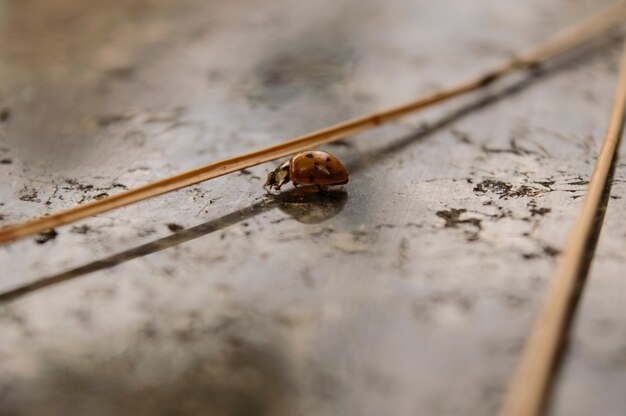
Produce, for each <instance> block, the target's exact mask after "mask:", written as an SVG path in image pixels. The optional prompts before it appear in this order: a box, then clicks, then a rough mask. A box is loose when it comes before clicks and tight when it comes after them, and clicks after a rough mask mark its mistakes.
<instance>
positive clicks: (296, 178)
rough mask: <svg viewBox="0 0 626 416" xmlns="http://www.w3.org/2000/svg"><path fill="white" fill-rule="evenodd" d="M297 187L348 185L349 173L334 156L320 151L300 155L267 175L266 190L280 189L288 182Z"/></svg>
mask: <svg viewBox="0 0 626 416" xmlns="http://www.w3.org/2000/svg"><path fill="white" fill-rule="evenodd" d="M289 181H291V182H293V185H294V186H295V187H297V186H298V185H302V186H317V187H318V188H321V187H323V186H327V185H343V184H346V183H348V171H347V170H346V168H345V167H343V165H342V164H341V162H340V161H339V160H338V159H337V158H336V157H335V156H333V155H331V154H329V153H326V152H321V151H319V150H309V151H306V152H302V153H298V154H297V155H295V156H294V157H292V158H291V159H289V160H288V161H286V162H284V163H282V164H281V165H279V166H278V167H277V168H276V169H274V170H273V171H271V172H270V173H269V174H268V175H267V182H265V185H263V186H265V187H266V188H269V189H272V188H276V189H280V187H281V186H283V185H284V184H286V183H287V182H289Z"/></svg>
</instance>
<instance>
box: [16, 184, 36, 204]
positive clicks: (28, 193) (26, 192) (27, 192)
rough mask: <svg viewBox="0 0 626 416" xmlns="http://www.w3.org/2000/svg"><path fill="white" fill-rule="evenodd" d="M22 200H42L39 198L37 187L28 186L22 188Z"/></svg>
mask: <svg viewBox="0 0 626 416" xmlns="http://www.w3.org/2000/svg"><path fill="white" fill-rule="evenodd" d="M20 200H21V201H26V202H41V200H39V198H37V190H36V189H35V188H29V187H28V186H24V187H23V188H22V189H21V190H20Z"/></svg>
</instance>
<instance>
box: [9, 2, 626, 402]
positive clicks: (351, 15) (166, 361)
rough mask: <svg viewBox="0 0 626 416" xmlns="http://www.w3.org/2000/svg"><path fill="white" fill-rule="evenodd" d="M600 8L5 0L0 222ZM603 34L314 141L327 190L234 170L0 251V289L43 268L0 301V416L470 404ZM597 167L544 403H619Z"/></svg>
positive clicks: (285, 130)
mask: <svg viewBox="0 0 626 416" xmlns="http://www.w3.org/2000/svg"><path fill="white" fill-rule="evenodd" d="M600 3H605V2H600V1H593V0H568V1H566V0H551V1H544V0H531V1H525V2H519V1H518V2H515V1H502V0H475V1H465V0H443V1H421V2H413V1H409V0H391V1H386V2H379V1H373V0H372V1H363V0H344V1H330V0H324V1H316V2H305V1H296V2H293V1H286V0H285V1H283V0H279V1H256V0H255V1H252V0H250V1H240V0H236V1H228V2H225V1H205V0H180V1H165V0H154V1H143V0H110V1H106V2H102V1H96V0H80V1H79V0H75V1H72V0H4V1H2V2H0V74H1V76H0V111H2V114H1V115H2V117H0V119H1V121H0V159H1V161H0V223H1V224H8V223H14V222H18V221H21V220H25V219H28V218H30V217H33V216H36V215H39V214H43V213H46V212H53V211H56V210H59V209H62V208H66V207H71V206H74V205H75V204H77V203H80V202H82V201H87V200H90V199H93V198H99V197H101V196H104V195H105V194H112V193H115V192H120V191H121V190H123V189H125V188H130V187H133V186H137V185H139V184H143V183H146V182H147V181H150V180H154V179H158V178H162V177H164V176H166V175H170V174H173V173H176V172H180V171H182V170H184V169H189V168H192V167H196V166H200V165H203V164H205V163H207V162H210V161H214V160H217V159H220V158H223V157H227V156H231V155H235V154H237V153H241V152H245V151H249V150H252V149H257V148H260V147H263V146H266V145H269V144H272V143H276V142H277V141H279V140H283V139H285V138H288V137H290V136H293V135H296V134H300V133H304V132H307V131H310V130H313V129H316V128H319V127H322V126H324V125H327V124H329V123H332V122H336V121H340V120H342V119H345V118H347V117H351V116H354V115H358V114H361V113H364V112H368V111H372V110H375V109H381V108H384V107H386V106H388V105H394V104H397V103H401V102H404V101H406V100H410V99H412V98H414V97H416V96H419V95H420V94H422V93H424V92H428V91H431V90H433V88H436V87H437V86H442V85H446V84H449V83H451V82H456V81H457V80H460V79H464V78H465V77H467V76H469V75H472V74H474V73H476V72H477V71H480V70H483V69H486V68H488V67H489V66H490V65H493V64H495V63H499V62H500V61H502V60H503V59H505V58H506V57H508V56H509V55H510V54H511V53H513V52H514V51H517V50H520V49H522V48H524V47H526V46H529V45H531V44H532V43H533V42H536V41H539V40H541V39H543V38H545V37H546V36H548V35H550V34H552V33H554V32H555V31H556V30H557V29H558V28H560V27H563V26H566V25H568V24H571V23H573V22H575V21H577V20H578V19H580V18H582V17H585V16H587V15H588V14H589V13H591V12H592V11H594V10H596V9H597V8H598V7H600V6H601V4H600ZM619 50H620V46H619V42H616V39H615V38H611V37H607V38H604V39H603V40H602V41H600V42H596V43H594V44H592V45H590V47H588V48H586V49H585V50H583V51H581V52H580V53H578V54H574V55H571V56H570V57H569V58H568V59H562V60H559V62H558V63H554V64H552V65H549V66H548V67H546V68H545V70H544V71H543V72H541V73H539V74H536V75H534V76H531V77H517V78H516V79H515V78H514V79H512V80H510V81H509V82H508V83H504V84H499V85H497V86H493V87H490V89H489V91H486V92H482V93H478V94H474V95H471V96H468V97H464V98H462V99H459V100H456V101H454V102H452V103H448V104H446V105H444V106H441V107H439V108H437V109H433V110H429V111H427V112H423V113H421V114H419V115H416V116H414V117H411V118H409V119H406V120H403V121H402V122H399V123H396V124H394V125H390V126H386V127H383V128H380V129H377V130H373V131H371V132H368V133H366V134H361V135H359V136H358V137H354V138H350V139H348V140H346V141H343V142H341V143H340V144H337V145H329V146H326V147H325V148H324V149H325V150H327V151H330V152H332V153H333V154H335V155H336V156H337V157H339V158H340V160H342V161H343V162H344V163H345V164H346V166H347V168H348V169H349V171H350V173H351V180H350V183H349V184H348V185H347V186H345V187H343V188H342V190H338V191H336V192H334V193H331V194H327V195H322V196H311V195H309V196H306V197H301V196H298V195H297V194H294V193H290V192H287V193H286V194H284V195H283V196H281V197H271V196H268V195H266V194H265V193H264V191H263V189H262V187H261V185H262V183H263V179H264V176H265V173H266V171H267V170H269V169H271V168H273V165H272V166H270V165H265V166H258V167H256V168H254V169H250V170H249V171H246V172H242V173H240V174H234V175H230V176H227V177H223V178H219V179H217V180H214V181H211V182H209V183H206V184H201V185H198V186H194V187H191V188H189V189H185V190H182V191H179V192H176V193H173V194H170V195H166V196H162V197H159V198H155V199H153V200H150V201H146V202H144V203H140V204H137V205H134V206H131V207H127V208H124V209H120V210H117V211H114V212H110V213H107V214H104V215H100V216H98V217H96V218H91V219H88V220H85V221H82V222H80V223H78V224H75V225H72V226H67V227H61V228H59V229H57V230H56V234H55V233H49V234H47V235H43V236H39V237H38V238H36V239H33V238H30V239H26V240H24V241H20V242H17V243H14V244H11V245H8V246H4V247H0V265H1V270H0V291H7V290H10V289H12V288H14V287H17V286H19V285H22V284H25V283H28V282H34V281H38V280H41V279H46V278H50V277H54V279H53V280H64V282H63V283H58V284H49V285H47V286H45V287H43V288H41V289H39V290H36V291H33V292H32V293H29V294H27V295H25V296H23V297H19V298H17V299H14V300H12V301H11V302H5V303H3V304H0V327H1V328H2V329H1V330H0V413H1V414H16V415H41V414H46V415H67V414H90V415H109V414H116V415H131V414H132V415H137V414H157V415H161V414H163V415H165V414H168V415H169V414H189V415H196V414H197V415H200V414H203V415H204V414H213V415H226V414H229V415H230V414H242V415H244V414H245V415H248V414H249V415H252V414H254V415H278V414H289V415H294V414H299V415H416V414H419V415H460V414H462V415H487V414H493V413H494V412H495V410H496V409H497V407H498V405H499V403H500V402H501V400H502V394H503V392H504V389H505V388H506V383H507V380H508V378H509V377H510V375H511V372H512V370H513V368H514V365H515V363H516V360H517V356H518V354H519V352H520V349H521V346H522V344H523V340H524V338H525V336H526V334H527V331H528V328H529V326H530V324H531V322H532V318H533V316H534V313H535V311H536V309H537V306H538V305H539V303H540V301H541V300H542V297H543V291H544V288H545V285H546V282H547V280H548V278H549V277H550V274H551V272H552V269H553V267H554V261H555V256H556V255H557V253H558V250H559V247H561V246H562V243H563V241H564V239H565V237H566V233H567V229H568V228H569V226H570V224H571V223H572V221H573V219H574V217H575V214H576V212H577V210H578V208H579V205H580V202H581V198H580V197H581V196H582V195H583V192H584V189H585V185H586V181H587V179H588V177H589V175H590V172H591V168H592V166H593V162H594V157H595V155H596V153H597V150H598V146H599V142H600V140H601V138H602V135H603V133H604V129H605V125H606V122H607V114H608V109H609V107H610V102H611V98H612V93H613V88H614V85H615V80H616V74H617V72H616V69H617V68H616V63H617V60H618V54H619ZM615 178H616V183H615V186H614V189H613V197H614V198H615V199H612V200H611V202H610V204H609V211H608V214H607V218H606V230H605V232H604V233H603V235H602V238H601V240H600V243H599V254H598V257H597V261H596V263H595V265H594V268H593V270H592V275H591V281H590V282H589V284H588V287H587V293H586V294H585V297H584V299H583V302H582V309H581V314H580V316H579V317H578V318H579V319H578V321H577V325H576V328H575V335H574V345H573V346H572V348H571V354H570V355H569V356H568V360H567V363H566V365H565V371H564V372H563V374H562V377H561V379H560V384H559V385H558V386H557V397H558V399H557V400H556V402H555V404H554V406H553V412H554V413H555V414H559V415H561V414H562V415H588V414H603V415H613V414H616V415H617V414H622V413H619V412H621V411H623V409H624V406H623V404H624V395H623V392H624V388H625V387H626V371H624V369H625V368H626V333H625V332H624V330H623V328H624V327H625V326H624V323H623V317H624V313H623V311H624V306H623V305H624V293H626V291H625V289H626V288H625V287H624V285H625V283H624V280H623V278H624V265H625V264H624V263H626V255H625V254H624V253H625V251H624V248H625V241H626V235H625V232H624V230H625V229H626V228H625V226H626V223H625V222H624V216H623V212H624V199H621V198H622V197H623V196H625V195H626V194H625V192H626V189H625V188H624V186H623V183H624V182H623V181H624V171H623V165H620V166H619V167H618V169H617V171H616V177H615ZM193 227H195V228H193ZM49 281H50V280H48V282H49ZM598 408H602V409H604V411H602V412H595V411H594V410H593V409H598Z"/></svg>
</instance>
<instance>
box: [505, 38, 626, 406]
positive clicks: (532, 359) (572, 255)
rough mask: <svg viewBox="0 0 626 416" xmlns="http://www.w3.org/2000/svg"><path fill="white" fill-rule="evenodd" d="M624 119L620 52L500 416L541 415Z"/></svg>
mask: <svg viewBox="0 0 626 416" xmlns="http://www.w3.org/2000/svg"><path fill="white" fill-rule="evenodd" d="M625 116H626V47H625V48H624V56H623V58H622V64H621V74H620V80H619V84H618V87H617V92H616V93H615V101H614V102H613V108H612V110H611V117H610V121H609V127H608V130H607V133H606V136H605V138H604V143H603V144H602V148H601V149H600V154H599V155H598V160H597V161H596V165H595V167H594V169H593V174H592V175H591V181H590V182H589V188H588V189H587V193H586V194H585V199H584V200H583V205H582V208H581V210H580V213H579V215H578V218H577V220H576V222H575V223H574V225H573V227H572V230H571V231H570V235H569V237H568V240H567V242H566V245H565V248H564V250H563V254H562V255H561V257H560V258H559V263H558V265H557V268H556V270H555V272H554V276H553V278H552V281H551V285H550V288H549V290H548V293H547V296H546V299H545V301H544V303H543V306H542V308H541V310H540V312H539V315H538V316H537V319H536V321H535V324H534V326H533V328H532V330H531V332H530V335H529V337H528V339H527V341H526V346H525V348H524V352H523V354H522V357H521V360H520V363H519V365H518V368H517V372H516V373H515V376H514V378H513V380H512V382H511V386H510V389H509V393H508V395H507V397H506V400H505V402H504V406H503V407H502V410H501V412H500V415H501V416H536V415H540V414H542V411H543V408H544V406H545V404H546V400H547V395H548V391H549V390H550V389H549V387H550V382H551V379H552V376H553V371H554V369H555V364H556V361H557V358H558V353H559V350H560V347H561V345H562V342H563V339H564V337H565V336H566V332H567V331H566V329H567V325H568V319H569V314H570V313H571V312H572V311H573V309H574V307H575V304H576V298H577V291H578V285H579V283H580V281H581V278H582V276H581V274H582V273H583V272H584V269H585V265H584V261H585V257H586V256H588V255H589V254H592V253H587V250H588V247H589V244H590V242H591V240H592V239H593V237H594V232H595V233H599V231H600V230H599V229H597V230H594V224H595V220H596V216H597V214H598V211H599V208H600V204H601V201H602V197H603V192H604V190H605V189H606V187H607V185H608V180H609V172H610V170H611V164H612V162H613V158H614V157H615V152H616V149H617V146H618V144H619V141H620V137H621V135H622V129H623V126H624V118H625Z"/></svg>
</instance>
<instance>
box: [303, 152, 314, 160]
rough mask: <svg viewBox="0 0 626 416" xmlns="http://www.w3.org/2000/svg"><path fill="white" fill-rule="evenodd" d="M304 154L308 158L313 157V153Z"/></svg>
mask: <svg viewBox="0 0 626 416" xmlns="http://www.w3.org/2000/svg"><path fill="white" fill-rule="evenodd" d="M305 156H306V157H308V158H309V159H313V153H307V154H306V155H305Z"/></svg>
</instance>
